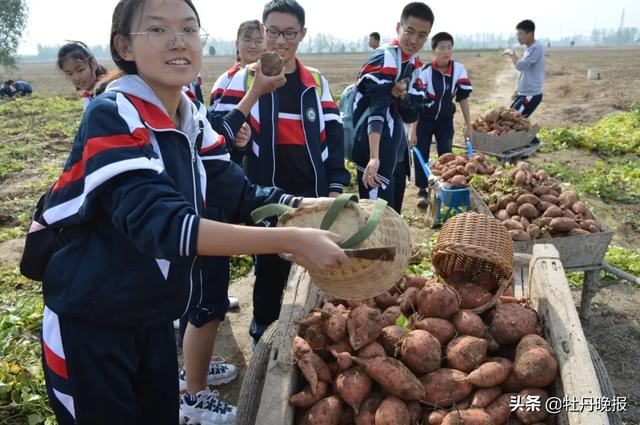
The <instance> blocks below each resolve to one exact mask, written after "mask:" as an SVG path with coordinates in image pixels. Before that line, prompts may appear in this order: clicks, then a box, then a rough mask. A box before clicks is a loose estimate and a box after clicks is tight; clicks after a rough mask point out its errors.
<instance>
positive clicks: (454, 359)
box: [447, 335, 489, 372]
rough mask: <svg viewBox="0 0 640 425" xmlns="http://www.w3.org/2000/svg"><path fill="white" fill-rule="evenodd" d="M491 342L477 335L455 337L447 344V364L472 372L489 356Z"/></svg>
mask: <svg viewBox="0 0 640 425" xmlns="http://www.w3.org/2000/svg"><path fill="white" fill-rule="evenodd" d="M488 346H489V343H488V342H487V340H485V339H482V338H476V337H475V336H469V335H466V336H461V337H457V338H454V340H453V341H451V342H450V343H449V345H447V365H448V366H449V367H451V368H453V369H458V370H461V371H464V372H471V371H472V370H474V369H475V368H477V367H478V366H479V365H481V364H482V363H483V362H484V360H485V359H486V358H487V348H488Z"/></svg>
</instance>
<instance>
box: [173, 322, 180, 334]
mask: <svg viewBox="0 0 640 425" xmlns="http://www.w3.org/2000/svg"><path fill="white" fill-rule="evenodd" d="M173 329H175V330H177V331H179V330H180V319H176V320H174V321H173Z"/></svg>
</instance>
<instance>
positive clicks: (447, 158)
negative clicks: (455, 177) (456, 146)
mask: <svg viewBox="0 0 640 425" xmlns="http://www.w3.org/2000/svg"><path fill="white" fill-rule="evenodd" d="M454 159H456V156H455V155H454V154H452V153H445V154H442V155H440V156H439V157H438V162H439V163H440V164H446V163H447V162H451V161H453V160H454Z"/></svg>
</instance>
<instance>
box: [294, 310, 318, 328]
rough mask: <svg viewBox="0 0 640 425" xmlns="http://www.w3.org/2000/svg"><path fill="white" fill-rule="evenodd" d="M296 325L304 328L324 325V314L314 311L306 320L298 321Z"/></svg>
mask: <svg viewBox="0 0 640 425" xmlns="http://www.w3.org/2000/svg"><path fill="white" fill-rule="evenodd" d="M294 323H296V324H298V325H302V326H311V325H321V324H322V312H321V311H312V312H311V313H309V314H308V315H306V316H305V317H304V318H302V319H300V320H296V321H295V322H294Z"/></svg>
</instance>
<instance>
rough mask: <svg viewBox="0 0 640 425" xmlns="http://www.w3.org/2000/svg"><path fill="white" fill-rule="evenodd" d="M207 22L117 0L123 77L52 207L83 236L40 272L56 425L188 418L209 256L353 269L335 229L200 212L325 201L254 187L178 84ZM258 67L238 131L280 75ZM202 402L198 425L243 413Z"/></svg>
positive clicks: (187, 3) (183, 8)
mask: <svg viewBox="0 0 640 425" xmlns="http://www.w3.org/2000/svg"><path fill="white" fill-rule="evenodd" d="M199 27H200V19H199V16H198V14H197V12H196V9H195V7H194V5H193V3H192V2H191V0H120V1H119V2H118V4H117V5H116V8H115V10H114V13H113V21H112V29H111V39H110V45H111V46H110V47H111V53H112V58H113V60H114V62H115V64H116V66H117V67H118V68H119V69H120V70H121V76H120V77H119V78H117V79H116V80H114V81H112V82H111V83H110V84H109V86H108V87H107V88H106V91H105V93H103V94H102V95H101V96H99V97H98V98H97V99H96V100H94V101H93V102H92V103H91V104H90V105H89V108H87V111H86V112H85V114H84V117H83V119H82V122H81V124H80V129H79V130H78V133H77V135H76V138H75V140H74V144H73V147H72V149H71V153H70V155H69V158H68V161H67V164H66V165H65V167H64V170H63V172H62V173H61V175H60V177H59V179H58V181H57V182H56V184H55V185H54V186H53V187H52V188H51V191H50V192H49V194H48V196H47V198H46V200H45V202H44V207H43V213H42V215H43V219H44V221H45V223H44V224H45V225H47V226H49V227H51V229H52V230H56V229H59V228H62V227H69V226H76V229H81V230H82V232H81V234H80V235H79V236H78V237H77V238H74V239H72V240H71V241H69V242H68V243H67V244H66V245H65V246H64V247H62V248H61V249H59V250H58V251H56V252H55V254H54V255H53V256H52V257H51V259H50V261H49V263H48V266H47V269H46V273H45V276H44V279H43V296H44V304H45V307H44V314H43V326H42V347H43V367H44V372H45V379H46V385H47V391H48V395H49V401H50V403H51V405H52V407H53V410H54V412H55V415H56V418H57V421H58V424H60V425H66V424H86V425H88V424H91V425H101V424H105V425H106V424H110V425H111V424H120V425H125V424H127V425H129V424H155V425H164V424H166V425H175V424H177V423H178V409H179V397H178V379H177V376H178V365H177V355H176V346H175V338H174V330H173V326H172V321H173V320H174V319H176V318H178V317H180V316H181V315H182V314H183V313H184V312H185V311H186V310H187V309H188V308H189V306H190V305H191V300H192V299H198V297H199V296H200V291H201V287H202V285H204V284H206V282H203V281H202V279H201V265H202V257H201V256H225V255H237V254H247V253H256V254H267V253H277V252H289V253H293V255H294V257H295V259H296V261H297V262H298V264H301V265H302V266H304V267H308V268H311V269H318V270H328V269H329V268H331V267H335V266H336V265H338V264H341V263H346V264H348V263H349V259H348V258H347V257H346V256H345V255H344V253H343V252H342V250H341V249H340V248H339V247H338V245H337V244H336V241H337V240H339V239H340V237H339V236H338V235H335V234H333V233H330V232H324V231H320V230H315V229H297V228H276V229H268V228H261V227H249V226H236V225H230V224H224V223H220V222H217V221H213V220H209V219H207V218H206V217H207V214H208V211H209V210H208V209H207V208H217V209H218V210H219V211H221V212H224V214H225V216H226V217H227V219H229V220H230V221H233V222H239V221H249V214H250V212H251V211H252V210H253V209H254V208H255V207H259V206H261V205H263V204H265V203H270V202H278V201H280V202H282V203H286V204H289V205H292V206H294V207H295V206H299V205H312V204H313V203H314V202H315V200H314V199H312V200H308V199H307V200H303V199H300V198H296V197H294V196H291V195H287V194H285V193H283V191H282V190H280V189H276V188H272V187H271V188H270V187H258V186H255V185H253V184H251V183H250V182H249V181H248V180H247V179H246V177H245V176H244V174H243V173H242V171H241V169H240V168H239V167H237V166H236V165H235V164H233V163H231V162H230V161H229V158H228V155H227V154H226V146H225V145H226V140H225V136H224V135H219V134H217V133H215V132H214V131H213V130H212V128H211V127H210V125H209V124H208V121H207V117H206V109H205V108H204V107H203V106H202V105H201V104H199V103H197V102H193V101H192V100H190V99H189V98H188V97H187V96H186V95H185V94H184V93H183V91H182V88H183V86H184V85H185V84H187V83H189V82H190V81H192V80H193V79H194V78H195V76H196V75H197V73H198V71H199V70H200V68H201V66H202V45H201V40H200V41H199V42H198V39H197V38H195V37H191V36H185V34H188V33H189V31H191V29H192V28H199ZM169 30H171V32H172V33H173V34H174V35H175V37H170V38H166V39H165V41H166V44H165V45H158V44H157V43H156V42H157V41H159V38H153V37H156V36H154V35H150V34H156V33H160V32H162V31H169ZM199 43H200V44H199ZM257 69H258V72H257V74H256V79H255V82H254V84H253V85H252V87H251V88H250V89H249V91H248V92H247V94H246V96H245V98H244V99H243V100H242V101H240V102H239V103H238V104H237V105H236V106H235V107H234V108H233V109H234V110H233V111H232V112H233V113H232V114H231V113H230V117H229V120H228V121H227V124H228V126H229V127H230V128H231V130H232V131H235V132H237V130H238V129H239V128H240V126H241V125H242V123H243V122H244V121H245V119H246V116H247V115H248V113H249V111H250V109H251V107H252V106H253V104H254V103H255V101H256V100H257V99H258V98H259V97H260V96H261V95H263V94H265V93H267V92H269V91H270V90H273V89H274V88H275V87H277V85H278V84H281V83H282V81H281V80H280V78H279V77H278V76H276V77H266V76H264V75H263V74H262V73H261V72H260V67H259V66H258V67H257ZM205 198H206V205H207V206H206V207H205ZM78 226H80V227H79V228H78ZM196 396H197V397H196V403H198V404H199V405H200V406H202V407H203V411H204V410H205V409H207V408H209V412H210V413H208V414H207V416H206V417H201V418H200V419H199V421H200V422H201V423H202V422H205V423H207V422H208V423H211V422H213V423H228V422H230V421H232V420H233V416H234V414H235V411H234V410H235V409H233V408H231V407H229V406H227V405H226V404H225V403H223V402H220V401H219V400H218V399H217V398H216V393H209V392H208V391H206V390H205V391H202V392H201V393H200V394H197V395H196ZM203 415H204V413H203Z"/></svg>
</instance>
